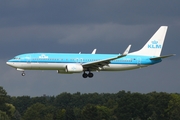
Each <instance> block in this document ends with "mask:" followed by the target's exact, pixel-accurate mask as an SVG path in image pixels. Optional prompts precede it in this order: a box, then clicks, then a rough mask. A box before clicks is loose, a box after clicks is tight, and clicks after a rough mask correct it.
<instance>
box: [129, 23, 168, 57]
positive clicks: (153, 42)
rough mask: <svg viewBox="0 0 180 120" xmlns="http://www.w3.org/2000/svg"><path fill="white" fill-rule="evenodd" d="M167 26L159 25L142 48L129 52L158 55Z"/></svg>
mask: <svg viewBox="0 0 180 120" xmlns="http://www.w3.org/2000/svg"><path fill="white" fill-rule="evenodd" d="M167 28H168V26H161V27H160V28H159V29H158V30H157V31H156V33H155V34H154V35H153V36H152V37H151V39H150V40H149V41H148V42H147V43H146V44H145V45H144V47H143V48H142V49H140V50H139V51H136V52H132V53H131V54H133V55H144V56H156V57H159V56H160V54H161V50H162V48H163V43H164V39H165V36H166V32H167Z"/></svg>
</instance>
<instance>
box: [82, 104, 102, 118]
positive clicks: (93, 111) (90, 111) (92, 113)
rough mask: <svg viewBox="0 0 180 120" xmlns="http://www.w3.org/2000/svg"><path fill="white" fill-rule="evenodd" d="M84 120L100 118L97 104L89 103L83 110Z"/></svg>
mask: <svg viewBox="0 0 180 120" xmlns="http://www.w3.org/2000/svg"><path fill="white" fill-rule="evenodd" d="M82 115H83V118H84V120H99V119H98V113H97V108H96V106H95V105H92V104H87V105H86V106H84V108H83V110H82Z"/></svg>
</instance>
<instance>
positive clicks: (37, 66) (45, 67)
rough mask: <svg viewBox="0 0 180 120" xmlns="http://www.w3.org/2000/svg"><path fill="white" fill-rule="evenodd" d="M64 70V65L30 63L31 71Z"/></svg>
mask: <svg viewBox="0 0 180 120" xmlns="http://www.w3.org/2000/svg"><path fill="white" fill-rule="evenodd" d="M64 68H65V65H64V64H62V63H31V69H36V70H58V69H64Z"/></svg>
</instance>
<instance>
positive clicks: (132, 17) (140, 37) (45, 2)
mask: <svg viewBox="0 0 180 120" xmlns="http://www.w3.org/2000/svg"><path fill="white" fill-rule="evenodd" d="M179 6H180V1H177V0H171V1H169V0H158V1H157V0H151V1H144V0H136V1H133V0H129V1H128V0H113V1H110V0H89V1H85V0H76V1H67V0H61V1H53V2H52V1H49V0H38V1H36V0H16V1H5V0H4V1H1V4H0V66H1V67H0V86H3V87H4V89H5V90H6V91H7V92H8V94H9V95H11V96H22V95H29V96H42V95H43V94H46V95H50V96H52V95H58V94H60V93H62V92H70V93H76V92H81V93H92V92H98V93H117V92H118V91H121V90H125V91H131V92H140V93H148V92H152V91H157V92H168V93H180V74H179V69H180V63H179V62H180V57H179V51H180V47H179V45H180V32H179V31H180V7H179ZM162 25H167V26H169V28H168V31H167V35H166V40H165V44H164V48H163V51H162V54H163V55H167V54H172V53H175V54H176V56H174V57H170V58H167V59H163V62H161V63H160V64H156V65H154V66H150V67H147V68H142V69H137V70H132V71H124V72H94V77H93V78H91V79H89V78H88V79H84V78H82V74H81V73H80V74H72V75H64V74H57V73H56V71H26V76H24V77H22V76H21V72H19V71H16V70H15V69H13V68H11V67H9V66H7V65H6V64H5V63H6V61H7V60H9V59H11V58H13V57H14V56H16V55H19V54H22V53H29V52H71V53H78V52H82V53H90V52H92V50H93V49H94V48H97V53H122V52H123V51H124V50H125V49H126V47H127V46H128V45H129V44H132V48H131V52H132V51H135V50H138V49H140V48H141V47H142V46H143V45H144V44H145V43H146V42H147V41H148V40H149V38H150V37H151V36H152V35H153V34H154V33H155V32H156V30H157V29H158V28H159V27H160V26H162Z"/></svg>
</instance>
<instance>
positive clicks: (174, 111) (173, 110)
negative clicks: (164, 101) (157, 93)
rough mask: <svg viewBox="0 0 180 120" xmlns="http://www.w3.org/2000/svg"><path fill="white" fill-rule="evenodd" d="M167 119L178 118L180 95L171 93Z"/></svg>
mask: <svg viewBox="0 0 180 120" xmlns="http://www.w3.org/2000/svg"><path fill="white" fill-rule="evenodd" d="M167 111H168V115H169V120H180V114H179V113H180V95H179V94H171V100H170V101H169V104H168V109H167Z"/></svg>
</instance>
